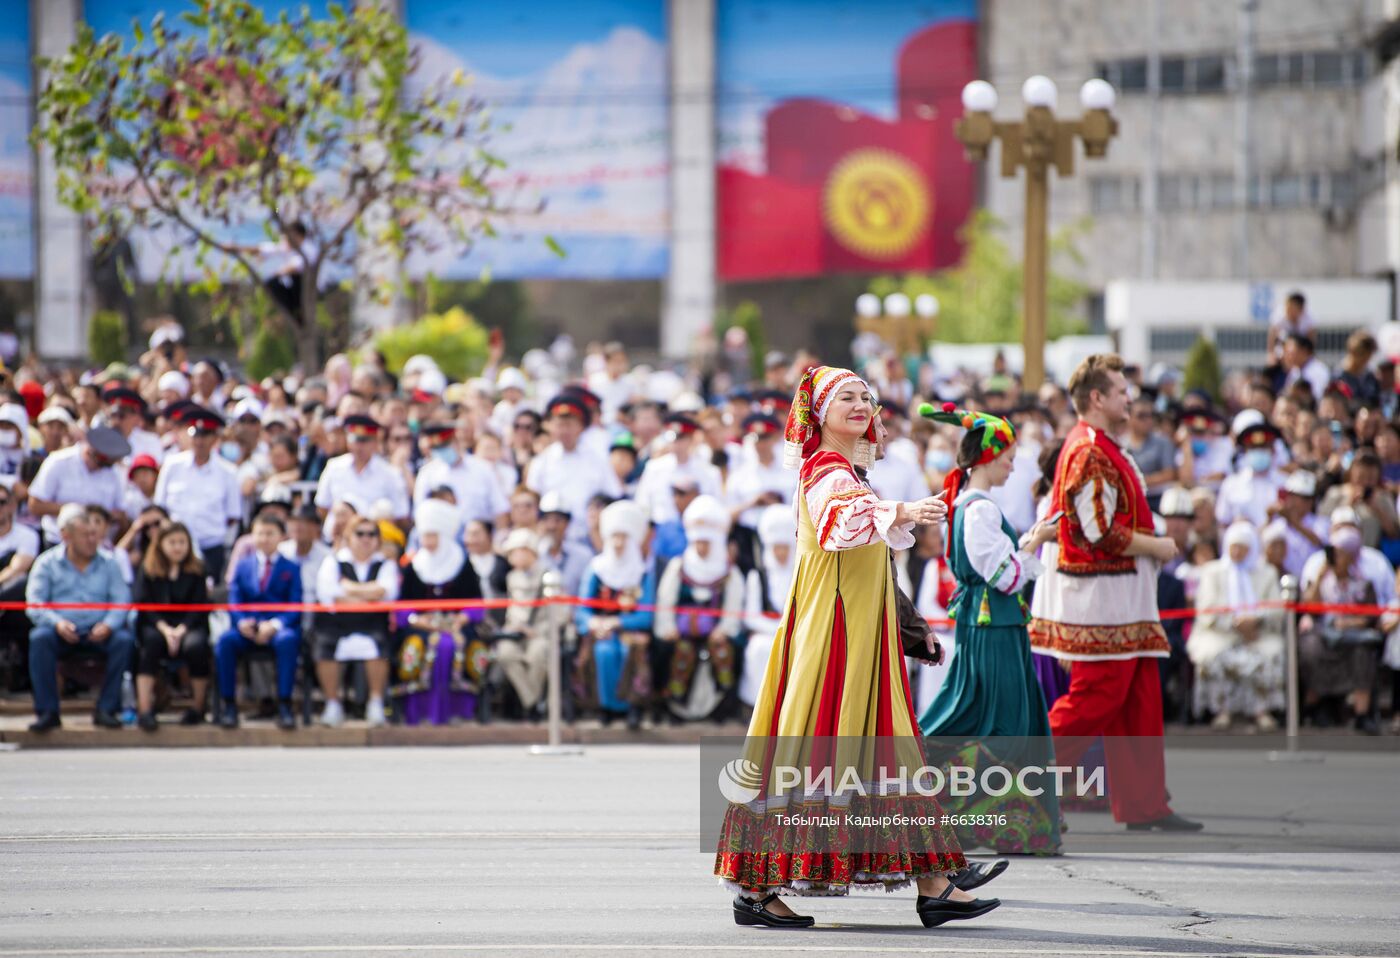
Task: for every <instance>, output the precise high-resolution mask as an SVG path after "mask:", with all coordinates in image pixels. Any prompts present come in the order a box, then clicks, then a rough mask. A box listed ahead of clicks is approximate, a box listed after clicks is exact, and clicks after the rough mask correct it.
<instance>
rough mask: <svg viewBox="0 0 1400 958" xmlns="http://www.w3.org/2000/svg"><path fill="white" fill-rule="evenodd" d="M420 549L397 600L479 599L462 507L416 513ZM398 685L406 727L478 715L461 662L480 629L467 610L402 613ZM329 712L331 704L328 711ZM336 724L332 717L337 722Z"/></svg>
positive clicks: (429, 504) (424, 507)
mask: <svg viewBox="0 0 1400 958" xmlns="http://www.w3.org/2000/svg"><path fill="white" fill-rule="evenodd" d="M413 518H414V529H415V530H416V532H417V533H418V548H417V549H416V550H415V551H414V553H413V556H412V558H411V559H410V560H409V562H408V564H407V565H406V566H405V567H404V571H403V588H402V590H401V592H400V595H399V598H400V599H402V600H404V601H405V602H418V601H421V600H424V599H431V600H445V599H460V600H461V601H463V602H469V601H473V600H477V599H480V598H481V583H480V581H478V579H477V575H476V570H475V569H474V568H473V567H472V565H471V563H469V562H468V561H467V554H466V552H465V551H463V549H462V547H461V546H460V545H459V544H458V543H457V541H456V538H455V536H456V532H457V524H458V522H459V521H460V517H459V515H458V512H457V507H456V506H454V505H452V504H450V503H448V502H444V501H443V500H441V499H432V498H430V499H424V500H423V501H422V502H420V503H419V504H418V507H417V508H416V509H415V510H414V514H413ZM394 618H395V621H396V624H397V626H398V629H399V635H400V645H399V653H398V656H397V665H398V676H397V678H398V681H397V683H396V684H395V686H394V690H393V691H394V695H395V696H396V700H397V701H398V702H399V703H400V707H401V709H402V713H403V720H404V722H405V723H406V724H408V725H418V724H420V723H422V722H428V723H429V724H431V725H445V724H447V723H448V722H450V721H452V720H453V719H470V718H473V717H475V716H476V714H477V709H478V706H479V696H480V692H481V690H480V689H479V688H476V687H474V686H472V685H470V684H468V682H467V680H466V676H465V674H464V668H463V660H464V659H465V658H466V656H465V651H466V648H467V645H468V643H469V640H470V639H471V638H472V637H473V634H474V630H475V626H474V624H473V623H472V621H471V616H469V615H468V614H467V613H466V612H464V611H459V610H445V609H434V610H424V611H417V612H407V611H398V612H395V613H394ZM327 707H328V708H329V703H328V705H327ZM331 718H332V719H334V718H335V715H334V713H332V716H331Z"/></svg>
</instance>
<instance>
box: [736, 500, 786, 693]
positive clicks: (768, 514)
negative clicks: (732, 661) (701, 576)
mask: <svg viewBox="0 0 1400 958" xmlns="http://www.w3.org/2000/svg"><path fill="white" fill-rule="evenodd" d="M796 539H797V520H796V519H795V518H794V517H793V514H792V506H787V505H775V506H768V507H767V508H765V509H764V510H763V512H762V513H760V514H759V519H758V541H759V543H760V544H761V545H762V547H763V549H762V559H761V561H760V562H759V563H758V565H757V566H756V567H755V568H754V569H753V570H752V571H751V572H749V576H748V580H747V581H746V582H745V584H744V628H746V629H748V631H749V637H748V640H747V641H746V642H745V644H744V668H743V669H742V671H741V672H740V674H739V700H740V701H741V702H743V703H744V704H745V705H753V704H754V702H756V701H758V691H759V684H760V683H761V682H762V680H763V670H764V668H765V667H767V665H768V657H769V653H770V652H772V650H773V638H774V637H775V636H776V634H777V631H778V618H777V616H778V613H779V612H781V611H782V610H783V603H784V602H786V601H787V597H788V590H789V589H790V588H791V587H792V573H793V570H794V569H796V568H797V556H796V551H797V546H796Z"/></svg>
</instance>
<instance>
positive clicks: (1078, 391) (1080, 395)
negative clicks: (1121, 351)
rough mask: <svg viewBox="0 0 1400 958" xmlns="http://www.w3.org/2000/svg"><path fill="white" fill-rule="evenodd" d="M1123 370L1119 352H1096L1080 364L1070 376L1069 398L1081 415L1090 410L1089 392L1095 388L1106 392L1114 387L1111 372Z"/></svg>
mask: <svg viewBox="0 0 1400 958" xmlns="http://www.w3.org/2000/svg"><path fill="white" fill-rule="evenodd" d="M1122 371H1123V357H1122V356H1119V355H1118V354H1117V353H1094V355H1092V356H1089V357H1088V358H1086V359H1085V360H1084V361H1083V362H1082V363H1080V364H1079V368H1077V369H1076V370H1075V371H1074V374H1073V375H1072V376H1070V377H1069V398H1070V400H1071V401H1072V402H1073V403H1074V411H1075V412H1077V413H1079V415H1081V416H1082V415H1084V413H1086V412H1088V411H1089V394H1090V393H1092V392H1093V391H1094V390H1096V389H1097V390H1098V391H1099V392H1101V393H1106V392H1108V391H1109V389H1111V388H1112V387H1113V377H1112V376H1110V375H1109V374H1110V373H1121V372H1122Z"/></svg>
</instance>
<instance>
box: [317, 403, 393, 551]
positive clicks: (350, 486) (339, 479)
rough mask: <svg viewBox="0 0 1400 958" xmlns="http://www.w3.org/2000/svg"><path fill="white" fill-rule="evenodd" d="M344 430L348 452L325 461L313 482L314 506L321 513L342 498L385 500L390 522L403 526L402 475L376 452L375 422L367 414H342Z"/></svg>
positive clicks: (359, 500)
mask: <svg viewBox="0 0 1400 958" xmlns="http://www.w3.org/2000/svg"><path fill="white" fill-rule="evenodd" d="M345 433H346V436H347V437H348V438H349V440H350V451H349V452H347V453H346V454H345V455H343V456H336V457H335V458H334V459H332V460H331V461H330V462H328V463H326V468H325V469H324V470H322V472H321V479H320V481H319V482H318V483H317V484H316V500H315V501H316V508H317V509H319V510H320V511H321V515H322V516H325V515H326V513H328V512H329V511H330V508H331V506H333V505H335V504H336V503H337V502H340V501H342V500H350V501H355V502H363V503H369V504H372V503H374V502H375V501H377V500H379V499H387V500H389V509H390V514H391V515H392V516H393V519H394V521H395V522H397V523H399V524H400V525H404V526H406V525H407V524H408V515H409V502H408V488H407V487H406V486H405V485H404V479H403V474H402V473H401V472H400V471H399V470H397V469H395V468H394V467H393V466H391V465H390V464H389V461H388V460H387V459H385V458H384V457H383V456H381V455H379V433H380V427H379V423H377V422H376V421H375V420H374V419H372V418H370V417H369V416H361V415H352V416H346V417H345Z"/></svg>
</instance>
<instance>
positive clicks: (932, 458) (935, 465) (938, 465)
mask: <svg viewBox="0 0 1400 958" xmlns="http://www.w3.org/2000/svg"><path fill="white" fill-rule="evenodd" d="M924 466H925V467H926V468H928V469H929V470H930V471H932V472H947V471H948V470H950V469H952V468H953V454H952V453H951V452H949V451H948V450H946V449H933V450H930V452H929V454H928V455H927V456H925V457H924Z"/></svg>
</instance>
